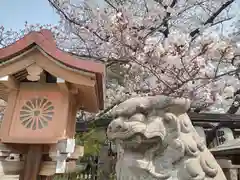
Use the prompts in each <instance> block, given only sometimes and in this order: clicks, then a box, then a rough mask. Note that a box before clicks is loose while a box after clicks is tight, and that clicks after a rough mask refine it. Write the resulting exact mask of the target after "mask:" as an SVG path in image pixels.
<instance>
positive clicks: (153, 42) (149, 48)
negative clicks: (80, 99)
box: [0, 0, 240, 114]
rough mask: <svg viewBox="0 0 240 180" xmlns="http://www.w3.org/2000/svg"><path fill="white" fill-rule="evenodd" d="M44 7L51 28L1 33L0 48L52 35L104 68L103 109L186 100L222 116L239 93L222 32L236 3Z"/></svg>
mask: <svg viewBox="0 0 240 180" xmlns="http://www.w3.org/2000/svg"><path fill="white" fill-rule="evenodd" d="M48 1H49V3H50V5H51V6H52V7H53V8H54V9H55V10H56V12H57V13H59V15H60V16H61V21H60V24H59V26H58V27H52V26H51V25H45V26H41V25H28V24H27V23H26V27H25V29H24V30H22V31H20V32H18V33H16V32H13V31H6V30H4V28H3V27H1V28H0V45H1V46H2V47H4V46H6V45H8V44H11V43H12V42H14V41H15V40H16V39H18V38H20V37H21V36H23V35H24V34H26V33H28V32H29V31H32V30H38V29H41V28H48V29H51V30H52V31H53V32H54V34H55V38H56V40H57V43H58V46H59V48H61V49H63V50H65V51H68V52H69V53H72V54H73V55H78V56H83V57H87V58H91V59H95V60H97V61H102V62H103V63H105V64H106V66H107V75H108V79H107V91H106V96H107V98H106V107H110V108H111V107H112V106H114V105H115V104H117V103H119V102H121V101H122V100H124V99H126V98H128V97H130V96H143V95H154V94H164V95H170V96H177V97H182V96H183V97H188V98H190V99H191V100H192V102H193V106H194V107H198V108H199V109H200V110H202V109H204V108H205V111H209V110H210V111H211V112H212V111H218V112H226V111H227V110H228V107H229V105H230V104H231V103H232V98H233V95H234V92H235V91H236V90H237V89H239V86H240V85H239V75H238V71H239V70H238V69H239V68H238V66H239V62H238V54H236V53H235V52H236V51H235V49H236V48H237V46H236V45H235V44H236V42H234V43H233V41H232V39H231V38H229V37H227V36H226V37H224V35H223V33H222V31H221V30H222V29H224V28H225V29H226V25H225V24H226V22H228V21H231V20H232V18H234V16H233V15H234V13H232V12H231V7H232V6H233V5H234V3H236V2H235V0H210V1H207V0H101V1H97V2H98V3H97V2H96V1H93V0H91V1H90V0H81V1H78V0H71V1H70V0H48ZM228 99H230V101H229V100H228ZM206 107H207V108H208V109H206ZM110 108H107V109H106V110H105V111H103V112H102V113H105V112H107V110H108V109H110ZM209 108H210V109H209ZM102 113H100V114H102Z"/></svg>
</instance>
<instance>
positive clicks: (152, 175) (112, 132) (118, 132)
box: [107, 96, 226, 180]
mask: <svg viewBox="0 0 240 180" xmlns="http://www.w3.org/2000/svg"><path fill="white" fill-rule="evenodd" d="M189 107H190V102H189V101H188V100H187V99H183V98H178V99H174V98H170V97H166V96H154V97H140V98H139V97H138V98H132V99H129V100H127V101H125V102H123V103H121V104H120V105H119V106H118V107H116V108H115V109H114V110H113V112H112V113H113V115H114V116H115V119H114V120H113V121H112V122H111V123H110V124H109V126H108V130H107V135H108V138H109V139H110V140H114V141H115V143H116V146H117V153H118V160H117V164H116V174H117V179H118V180H143V179H144V180H146V179H147V180H226V177H225V176H224V173H223V171H222V169H221V168H220V166H219V165H218V163H217V162H216V160H215V158H214V157H213V155H212V154H211V153H210V152H209V150H208V149H207V147H206V145H205V142H204V140H203V139H202V138H200V137H199V135H198V133H197V132H196V130H195V129H194V127H193V125H192V123H191V121H190V119H189V117H188V115H187V114H186V111H187V110H188V109H189Z"/></svg>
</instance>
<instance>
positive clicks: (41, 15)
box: [0, 0, 60, 30]
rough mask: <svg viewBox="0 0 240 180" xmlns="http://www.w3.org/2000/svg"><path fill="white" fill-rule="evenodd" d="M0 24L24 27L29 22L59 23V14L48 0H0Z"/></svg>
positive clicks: (9, 27) (10, 27) (15, 27)
mask: <svg viewBox="0 0 240 180" xmlns="http://www.w3.org/2000/svg"><path fill="white" fill-rule="evenodd" d="M0 1H1V3H0V26H4V27H5V28H6V29H13V30H19V29H23V28H24V23H25V21H28V23H29V24H36V23H39V24H57V23H58V21H59V19H60V18H59V16H58V15H57V14H56V13H55V12H54V10H53V9H52V7H50V5H49V3H48V1H47V0H0Z"/></svg>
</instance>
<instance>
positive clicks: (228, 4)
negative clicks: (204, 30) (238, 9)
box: [190, 0, 235, 37]
mask: <svg viewBox="0 0 240 180" xmlns="http://www.w3.org/2000/svg"><path fill="white" fill-rule="evenodd" d="M234 1H235V0H229V1H227V2H226V3H224V4H223V5H222V6H221V7H220V8H219V9H218V10H217V11H216V12H214V13H213V14H212V16H210V17H209V18H208V19H207V20H206V21H205V22H204V23H203V25H207V24H213V23H214V20H215V19H216V17H217V16H218V15H219V14H220V13H221V12H222V11H223V10H224V9H226V8H227V7H228V6H230V5H231V4H232V3H233V2H234ZM199 33H200V28H197V29H195V30H193V31H192V32H191V33H190V36H191V37H194V36H195V35H197V34H199Z"/></svg>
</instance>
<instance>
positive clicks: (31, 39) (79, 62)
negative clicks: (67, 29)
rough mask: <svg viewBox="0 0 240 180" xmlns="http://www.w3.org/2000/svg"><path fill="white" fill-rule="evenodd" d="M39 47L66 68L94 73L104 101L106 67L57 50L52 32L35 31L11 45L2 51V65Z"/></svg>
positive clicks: (0, 57) (0, 59) (0, 52)
mask: <svg viewBox="0 0 240 180" xmlns="http://www.w3.org/2000/svg"><path fill="white" fill-rule="evenodd" d="M34 44H36V45H38V46H39V47H40V48H41V49H42V50H43V51H45V52H46V53H47V54H48V55H50V56H51V57H53V58H54V59H56V60H57V61H59V62H61V63H63V64H65V65H66V66H69V67H72V68H74V69H79V70H83V71H87V72H92V73H95V74H96V78H97V81H98V82H97V84H98V91H100V92H99V95H100V99H102V100H103V97H101V96H103V93H102V91H103V83H102V82H103V78H104V72H105V65H104V64H102V63H97V62H94V61H90V60H83V59H80V57H79V58H77V57H74V56H72V55H71V54H69V53H67V52H64V51H62V50H60V49H58V48H57V46H56V43H55V40H54V38H53V35H52V33H51V31H49V30H46V29H44V30H41V31H38V32H36V31H33V32H30V33H29V34H27V35H26V36H24V37H23V38H21V39H19V40H18V41H16V42H15V43H14V44H11V45H9V46H7V47H5V48H1V49H0V63H1V61H6V60H9V59H11V58H12V57H14V56H15V55H18V54H19V53H21V52H22V51H24V50H25V49H27V48H29V47H31V46H32V45H34Z"/></svg>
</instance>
